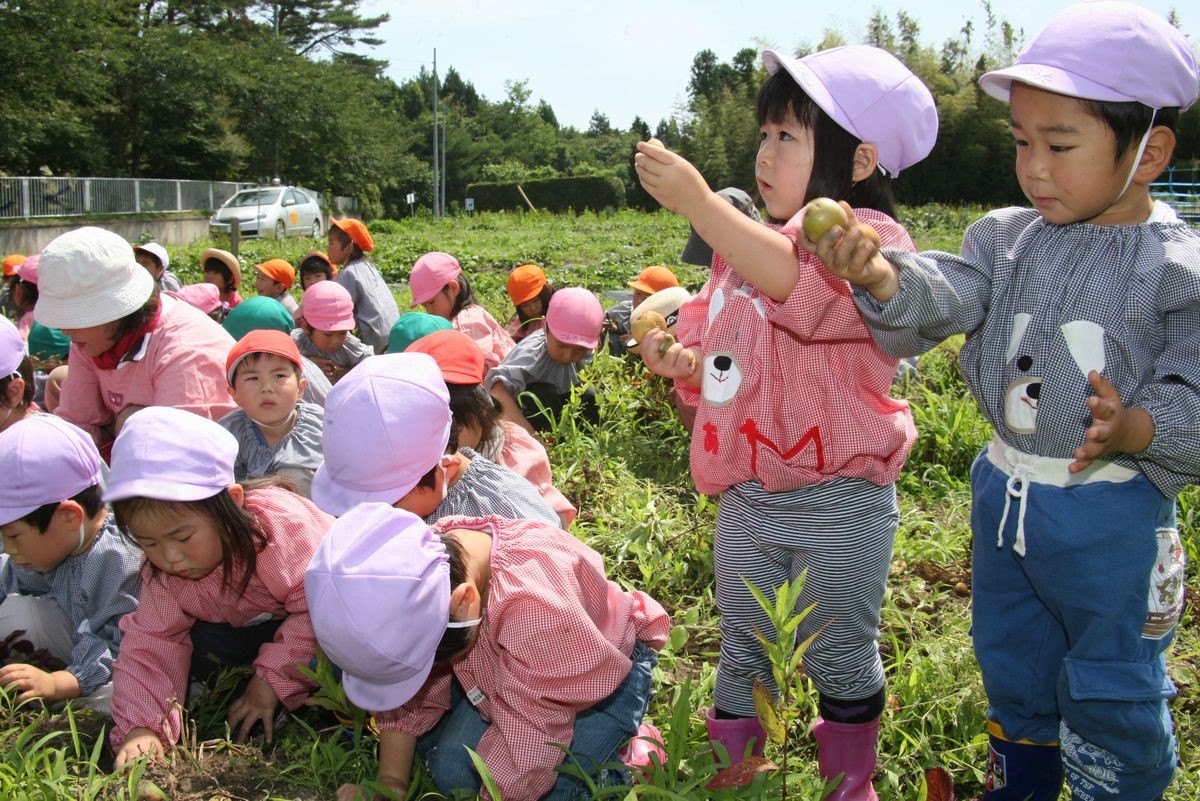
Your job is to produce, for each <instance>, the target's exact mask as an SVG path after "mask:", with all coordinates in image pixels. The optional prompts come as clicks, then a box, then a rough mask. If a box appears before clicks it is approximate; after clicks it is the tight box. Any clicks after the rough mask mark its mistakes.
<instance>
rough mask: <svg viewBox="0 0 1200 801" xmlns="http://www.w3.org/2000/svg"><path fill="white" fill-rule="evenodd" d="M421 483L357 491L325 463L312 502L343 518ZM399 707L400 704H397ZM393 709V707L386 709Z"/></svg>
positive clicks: (395, 497) (389, 500)
mask: <svg viewBox="0 0 1200 801" xmlns="http://www.w3.org/2000/svg"><path fill="white" fill-rule="evenodd" d="M420 481H421V478H420V476H418V477H417V478H416V479H414V480H413V481H412V482H410V483H407V484H400V485H397V486H396V487H388V488H386V489H381V490H355V489H350V488H349V487H345V486H342V485H341V484H339V483H337V482H336V481H334V480H333V477H332V476H331V475H330V474H329V468H328V467H327V466H326V464H325V463H324V462H322V463H321V466H320V467H318V468H317V472H316V473H315V474H314V475H313V480H312V501H313V503H315V504H316V505H317V506H318V507H320V509H321V510H322V511H323V512H327V513H328V514H331V515H333V516H334V517H341V516H342V515H344V514H346V512H349V511H350V510H351V509H353V508H354V507H355V506H357V505H358V504H360V503H386V504H388V505H389V506H390V505H392V504H394V503H395V502H396V501H398V500H400V499H401V498H403V497H404V496H405V495H407V494H408V493H410V492H412V490H413V487H415V486H417V484H418V483H419V482H420ZM397 706H399V704H397ZM384 708H385V709H391V707H384Z"/></svg>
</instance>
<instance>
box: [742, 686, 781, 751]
mask: <svg viewBox="0 0 1200 801" xmlns="http://www.w3.org/2000/svg"><path fill="white" fill-rule="evenodd" d="M753 692H754V711H755V712H757V713H758V722H759V723H760V724H762V727H763V730H764V731H766V733H767V736H768V737H770V738H771V739H772V740H773V741H774V742H775V743H776V744H778V745H783V743H784V741H785V740H786V739H787V730H786V729H785V728H784V726H783V723H781V722H780V720H779V715H777V714H776V713H775V702H774V700H773V699H772V698H771V691H770V690H768V689H767V686H766V685H765V684H763V683H762V682H761V681H759V680H758V679H755V680H754V691H753ZM739 756H741V754H730V755H729V758H730V759H736V758H737V757H739Z"/></svg>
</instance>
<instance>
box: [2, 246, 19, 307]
mask: <svg viewBox="0 0 1200 801" xmlns="http://www.w3.org/2000/svg"><path fill="white" fill-rule="evenodd" d="M23 261H25V254H23V253H10V254H8V255H7V256H5V257H4V277H3V283H0V314H2V315H4V316H5V317H8V318H9V319H12V320H15V319H17V307H16V304H15V303H14V302H13V297H12V288H13V285H14V284H16V283H17V267H18V266H19V265H20V264H21V262H23Z"/></svg>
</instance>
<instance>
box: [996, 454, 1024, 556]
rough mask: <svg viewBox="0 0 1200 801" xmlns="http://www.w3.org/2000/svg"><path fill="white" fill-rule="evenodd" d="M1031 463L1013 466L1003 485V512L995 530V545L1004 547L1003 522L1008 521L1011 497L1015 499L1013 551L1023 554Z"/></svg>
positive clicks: (1019, 554)
mask: <svg viewBox="0 0 1200 801" xmlns="http://www.w3.org/2000/svg"><path fill="white" fill-rule="evenodd" d="M1030 467H1031V465H1029V464H1025V463H1020V464H1017V465H1016V466H1015V467H1014V468H1013V472H1012V475H1011V476H1009V477H1008V481H1007V482H1005V485H1004V489H1005V492H1004V514H1002V515H1001V516H1000V526H999V529H998V530H997V531H996V547H997V548H1003V547H1004V524H1005V523H1006V522H1008V510H1009V507H1010V506H1011V505H1012V499H1013V498H1016V499H1017V538H1016V540H1015V541H1014V542H1013V553H1015V554H1017V555H1018V556H1024V555H1025V499H1026V498H1027V497H1028V495H1029V469H1030Z"/></svg>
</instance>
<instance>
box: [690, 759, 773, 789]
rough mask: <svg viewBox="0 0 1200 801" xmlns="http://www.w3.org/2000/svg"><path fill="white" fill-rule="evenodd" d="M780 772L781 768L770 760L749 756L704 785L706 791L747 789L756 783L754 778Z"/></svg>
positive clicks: (720, 772)
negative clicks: (734, 788) (766, 772)
mask: <svg viewBox="0 0 1200 801" xmlns="http://www.w3.org/2000/svg"><path fill="white" fill-rule="evenodd" d="M768 770H779V766H778V765H776V764H775V763H774V762H772V761H771V760H769V759H766V758H764V757H760V756H748V757H746V758H745V759H743V760H742V761H741V762H738V763H736V764H733V765H730V766H729V767H727V768H725V769H724V770H722V771H719V772H718V773H717V775H716V776H713V777H712V781H710V782H709V783H708V784H706V785H704V789H706V790H725V789H728V788H730V787H745V786H746V785H747V784H749V783H750V782H752V781H754V777H755V776H757V775H758V774H760V773H762V772H763V771H768Z"/></svg>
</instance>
